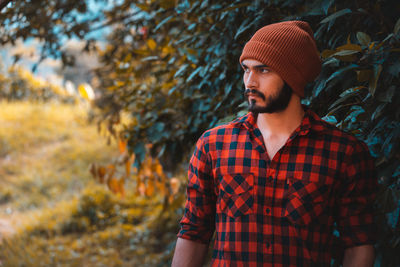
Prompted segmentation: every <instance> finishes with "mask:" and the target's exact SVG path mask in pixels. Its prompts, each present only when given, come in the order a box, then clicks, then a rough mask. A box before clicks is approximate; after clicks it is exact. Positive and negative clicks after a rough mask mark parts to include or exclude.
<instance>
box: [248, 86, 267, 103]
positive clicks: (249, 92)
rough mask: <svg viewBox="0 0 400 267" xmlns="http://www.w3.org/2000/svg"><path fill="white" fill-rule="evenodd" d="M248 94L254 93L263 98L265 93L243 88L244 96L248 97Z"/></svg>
mask: <svg viewBox="0 0 400 267" xmlns="http://www.w3.org/2000/svg"><path fill="white" fill-rule="evenodd" d="M249 95H256V96H259V97H261V98H262V99H263V100H265V95H264V94H263V93H261V92H260V91H258V90H256V89H249V88H246V90H244V96H245V97H248V96H249Z"/></svg>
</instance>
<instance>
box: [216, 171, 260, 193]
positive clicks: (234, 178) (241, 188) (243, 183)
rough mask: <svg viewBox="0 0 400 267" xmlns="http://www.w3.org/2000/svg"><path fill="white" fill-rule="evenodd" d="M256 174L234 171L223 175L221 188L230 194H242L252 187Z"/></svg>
mask: <svg viewBox="0 0 400 267" xmlns="http://www.w3.org/2000/svg"><path fill="white" fill-rule="evenodd" d="M253 183H254V175H253V174H251V173H246V174H243V173H234V174H225V175H223V177H222V179H221V182H220V185H221V189H222V190H223V191H224V192H225V193H227V194H229V195H240V194H243V193H244V192H247V191H249V190H250V189H252V187H253Z"/></svg>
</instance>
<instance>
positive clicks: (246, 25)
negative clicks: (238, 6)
mask: <svg viewBox="0 0 400 267" xmlns="http://www.w3.org/2000/svg"><path fill="white" fill-rule="evenodd" d="M251 20H252V19H250V18H247V19H245V20H244V21H243V23H242V25H240V28H239V29H238V30H237V32H236V34H235V37H234V39H235V40H237V39H238V37H239V36H240V35H241V34H242V33H244V32H245V31H246V30H248V29H249V28H250V27H251V26H252V25H253V23H249V22H250V21H251Z"/></svg>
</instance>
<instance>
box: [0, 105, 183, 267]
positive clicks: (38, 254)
mask: <svg viewBox="0 0 400 267" xmlns="http://www.w3.org/2000/svg"><path fill="white" fill-rule="evenodd" d="M117 154H118V149H117V147H116V145H115V144H111V145H107V139H106V137H105V136H104V134H100V133H99V132H98V131H97V125H94V124H90V123H88V121H87V110H86V108H84V107H83V106H79V105H67V104H59V103H46V104H43V103H41V104H38V103H29V102H16V103H6V102H0V240H1V241H0V261H1V263H0V266H168V262H169V260H170V258H171V253H172V250H173V247H174V241H175V234H176V231H177V227H178V220H179V217H180V216H181V213H180V212H181V211H180V209H179V207H181V204H182V199H176V201H173V202H171V203H170V204H169V207H168V209H167V210H166V209H165V208H166V207H165V201H164V200H163V199H162V197H159V196H157V195H156V196H153V197H151V198H149V197H143V196H137V195H135V194H133V193H130V192H134V191H135V190H130V187H129V185H127V190H126V191H127V194H126V196H125V198H121V197H118V196H116V195H113V194H112V193H110V191H109V190H108V189H107V188H106V187H105V186H104V185H100V184H98V183H97V182H96V181H94V179H93V178H92V177H91V175H90V173H89V166H90V164H91V163H93V162H96V163H100V164H107V163H108V162H109V161H110V159H111V158H112V157H115V156H117Z"/></svg>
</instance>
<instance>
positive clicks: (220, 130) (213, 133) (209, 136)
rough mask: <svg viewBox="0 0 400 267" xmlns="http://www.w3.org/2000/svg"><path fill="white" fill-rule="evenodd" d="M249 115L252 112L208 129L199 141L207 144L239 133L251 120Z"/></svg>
mask: <svg viewBox="0 0 400 267" xmlns="http://www.w3.org/2000/svg"><path fill="white" fill-rule="evenodd" d="M249 116H250V113H248V114H246V115H243V116H240V117H238V118H236V119H235V120H233V121H231V122H228V123H224V124H220V125H218V126H216V127H213V128H211V129H208V130H207V131H205V132H204V133H203V134H202V135H201V136H200V138H199V140H198V143H201V144H203V145H207V144H210V143H215V142H219V141H222V140H224V138H225V137H227V136H232V135H237V134H239V133H240V130H241V129H244V124H245V123H246V122H247V121H248V120H249Z"/></svg>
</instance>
